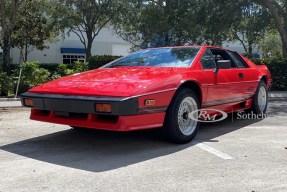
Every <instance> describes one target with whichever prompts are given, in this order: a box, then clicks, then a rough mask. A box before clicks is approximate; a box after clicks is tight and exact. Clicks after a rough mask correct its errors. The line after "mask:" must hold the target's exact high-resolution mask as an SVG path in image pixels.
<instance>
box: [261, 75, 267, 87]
mask: <svg viewBox="0 0 287 192" xmlns="http://www.w3.org/2000/svg"><path fill="white" fill-rule="evenodd" d="M261 80H262V81H264V83H265V85H266V86H267V85H268V81H267V76H266V75H263V76H262V77H261V78H260V81H261Z"/></svg>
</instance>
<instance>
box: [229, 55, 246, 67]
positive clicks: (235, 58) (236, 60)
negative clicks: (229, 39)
mask: <svg viewBox="0 0 287 192" xmlns="http://www.w3.org/2000/svg"><path fill="white" fill-rule="evenodd" d="M227 53H228V55H229V56H230V57H231V59H232V60H233V62H234V63H235V64H236V65H237V67H238V68H246V64H245V63H244V62H243V61H242V59H240V58H239V57H240V56H239V55H238V54H236V53H233V52H231V51H227Z"/></svg>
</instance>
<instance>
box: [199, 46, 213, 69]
mask: <svg viewBox="0 0 287 192" xmlns="http://www.w3.org/2000/svg"><path fill="white" fill-rule="evenodd" d="M207 51H210V52H211V54H212V55H213V53H212V51H211V48H206V49H205V51H204V53H203V54H202V56H201V58H200V64H201V67H202V69H203V70H204V71H205V70H208V71H210V70H213V71H214V69H216V61H215V59H214V63H215V67H214V68H212V69H206V68H204V66H203V64H202V58H203V57H204V55H205V53H206V52H207Z"/></svg>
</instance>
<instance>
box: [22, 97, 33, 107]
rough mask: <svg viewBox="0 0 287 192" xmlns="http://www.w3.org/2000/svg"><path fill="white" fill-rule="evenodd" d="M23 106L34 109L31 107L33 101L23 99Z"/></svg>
mask: <svg viewBox="0 0 287 192" xmlns="http://www.w3.org/2000/svg"><path fill="white" fill-rule="evenodd" d="M24 105H25V106H26V107H34V105H33V99H30V98H25V99H24Z"/></svg>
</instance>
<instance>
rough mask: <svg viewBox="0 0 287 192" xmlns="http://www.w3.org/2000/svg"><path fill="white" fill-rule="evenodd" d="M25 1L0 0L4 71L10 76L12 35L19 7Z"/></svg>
mask: <svg viewBox="0 0 287 192" xmlns="http://www.w3.org/2000/svg"><path fill="white" fill-rule="evenodd" d="M22 1H23V0H9V1H7V0H0V14H1V15H0V24H1V29H2V31H1V44H0V45H1V47H2V49H3V55H2V70H3V72H6V73H7V74H8V75H10V72H11V71H10V49H11V35H12V33H13V31H14V27H15V24H16V18H17V14H18V9H19V5H20V3H21V2H22Z"/></svg>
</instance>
